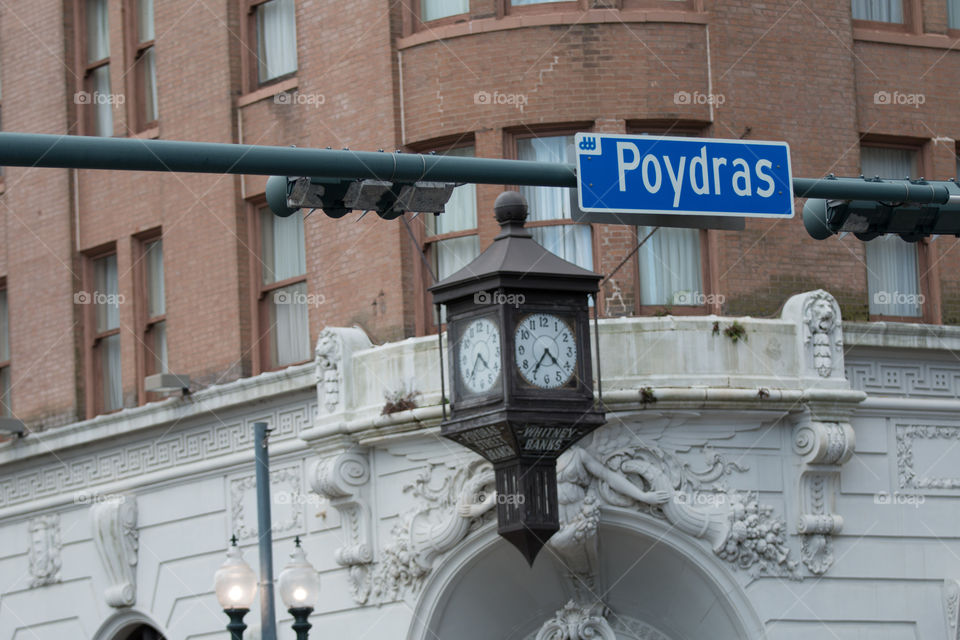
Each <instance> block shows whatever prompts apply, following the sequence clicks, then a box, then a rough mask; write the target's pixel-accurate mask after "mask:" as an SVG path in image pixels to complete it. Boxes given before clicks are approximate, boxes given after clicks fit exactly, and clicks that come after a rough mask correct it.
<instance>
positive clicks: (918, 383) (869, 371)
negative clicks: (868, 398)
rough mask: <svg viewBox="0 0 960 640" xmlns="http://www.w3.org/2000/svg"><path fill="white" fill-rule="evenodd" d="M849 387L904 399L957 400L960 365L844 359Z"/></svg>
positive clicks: (893, 360) (881, 359) (959, 390)
mask: <svg viewBox="0 0 960 640" xmlns="http://www.w3.org/2000/svg"><path fill="white" fill-rule="evenodd" d="M846 370H847V372H846V375H847V379H848V380H849V381H850V386H851V387H852V388H854V389H859V390H860V391H866V392H867V393H870V394H877V395H884V396H901V397H904V398H960V364H958V363H956V362H954V363H953V364H951V363H950V362H935V363H931V362H915V361H903V360H895V359H892V358H891V359H883V358H870V359H866V358H848V359H847V364H846Z"/></svg>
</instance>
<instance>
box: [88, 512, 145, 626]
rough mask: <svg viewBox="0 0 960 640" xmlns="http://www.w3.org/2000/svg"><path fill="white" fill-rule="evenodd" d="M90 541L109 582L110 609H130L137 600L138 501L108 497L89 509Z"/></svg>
mask: <svg viewBox="0 0 960 640" xmlns="http://www.w3.org/2000/svg"><path fill="white" fill-rule="evenodd" d="M90 519H91V521H92V522H91V523H92V525H93V542H94V545H95V546H96V547H97V553H98V555H99V556H100V560H101V561H102V562H103V567H104V569H105V570H106V574H107V579H108V581H109V583H108V585H107V588H106V589H105V590H104V597H105V599H106V601H107V604H108V605H110V606H111V607H117V608H119V607H129V606H132V605H133V604H134V603H136V601H137V552H138V549H139V531H138V530H137V499H136V497H134V496H124V495H118V496H111V497H110V498H109V499H106V500H103V501H101V502H97V503H95V504H94V505H92V506H91V507H90Z"/></svg>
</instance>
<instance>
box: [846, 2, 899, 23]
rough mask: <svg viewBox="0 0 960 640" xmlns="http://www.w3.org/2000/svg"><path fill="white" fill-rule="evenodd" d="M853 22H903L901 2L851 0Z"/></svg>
mask: <svg viewBox="0 0 960 640" xmlns="http://www.w3.org/2000/svg"><path fill="white" fill-rule="evenodd" d="M851 2H852V7H851V8H852V10H853V18H854V20H875V21H877V22H903V0H851Z"/></svg>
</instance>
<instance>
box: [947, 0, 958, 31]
mask: <svg viewBox="0 0 960 640" xmlns="http://www.w3.org/2000/svg"><path fill="white" fill-rule="evenodd" d="M947 22H948V24H949V26H950V28H951V29H960V0H947Z"/></svg>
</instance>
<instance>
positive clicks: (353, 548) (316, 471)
mask: <svg viewBox="0 0 960 640" xmlns="http://www.w3.org/2000/svg"><path fill="white" fill-rule="evenodd" d="M369 483H370V462H369V452H368V451H367V450H366V449H360V448H356V449H350V450H348V451H344V452H343V453H340V454H339V455H335V456H330V457H328V458H325V459H323V460H321V461H320V462H318V463H317V464H316V466H315V467H314V468H313V470H312V471H311V473H310V484H311V487H312V489H313V490H314V491H315V492H316V493H318V494H320V495H322V496H324V497H326V498H327V499H328V500H329V501H330V504H331V505H332V506H333V507H334V508H336V509H337V511H339V512H340V522H341V526H342V528H343V536H344V540H345V543H344V545H343V546H342V547H340V548H338V549H337V550H336V551H334V559H335V560H336V561H337V564H339V565H340V566H342V567H347V568H349V570H350V581H351V584H352V586H353V597H354V600H356V601H357V602H358V603H360V604H363V603H365V602H366V601H367V597H368V595H369V593H368V592H369V585H368V581H367V571H368V566H367V565H369V564H370V563H371V562H372V561H373V528H372V527H373V524H372V520H371V514H370V497H369V491H370V486H369Z"/></svg>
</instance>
